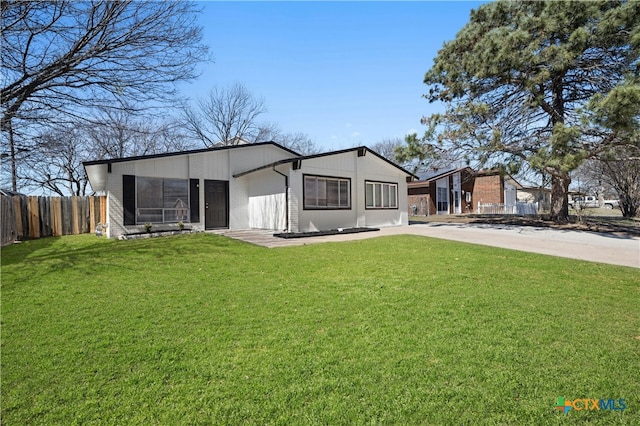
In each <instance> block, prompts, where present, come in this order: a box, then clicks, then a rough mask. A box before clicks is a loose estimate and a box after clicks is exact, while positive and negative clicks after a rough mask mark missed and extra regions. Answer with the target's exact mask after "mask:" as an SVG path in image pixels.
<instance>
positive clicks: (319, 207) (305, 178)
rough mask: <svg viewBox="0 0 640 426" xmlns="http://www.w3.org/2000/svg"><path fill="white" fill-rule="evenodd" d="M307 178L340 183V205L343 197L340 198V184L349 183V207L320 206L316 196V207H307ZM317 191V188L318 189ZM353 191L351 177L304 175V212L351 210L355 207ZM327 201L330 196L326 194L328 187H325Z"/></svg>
mask: <svg viewBox="0 0 640 426" xmlns="http://www.w3.org/2000/svg"><path fill="white" fill-rule="evenodd" d="M307 178H315V179H316V182H317V181H318V179H324V180H330V181H337V182H338V204H340V202H341V201H342V200H341V197H340V182H341V181H343V182H347V189H348V196H347V203H348V205H347V206H345V207H342V206H340V205H338V206H319V205H318V203H317V200H318V198H317V196H316V205H314V206H311V205H307V185H306V182H307ZM316 191H317V188H316ZM352 194H353V192H352V190H351V178H349V177H343V176H326V175H317V174H303V175H302V208H303V210H351V206H352V205H353V202H352V200H351V197H352ZM325 200H328V194H327V193H326V187H325Z"/></svg>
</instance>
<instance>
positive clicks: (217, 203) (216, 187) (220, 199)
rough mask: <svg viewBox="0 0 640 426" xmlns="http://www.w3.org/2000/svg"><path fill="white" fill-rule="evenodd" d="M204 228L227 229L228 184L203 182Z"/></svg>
mask: <svg viewBox="0 0 640 426" xmlns="http://www.w3.org/2000/svg"><path fill="white" fill-rule="evenodd" d="M204 227H205V229H215V228H228V227H229V182H227V181H225V180H205V181H204Z"/></svg>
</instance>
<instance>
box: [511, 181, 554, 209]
mask: <svg viewBox="0 0 640 426" xmlns="http://www.w3.org/2000/svg"><path fill="white" fill-rule="evenodd" d="M518 202H519V203H538V207H539V209H540V210H549V208H551V189H549V188H540V187H535V186H523V187H522V188H519V189H518Z"/></svg>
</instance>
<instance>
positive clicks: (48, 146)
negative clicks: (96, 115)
mask: <svg viewBox="0 0 640 426" xmlns="http://www.w3.org/2000/svg"><path fill="white" fill-rule="evenodd" d="M35 143H36V148H37V149H34V151H33V153H32V155H30V156H28V157H27V158H26V159H25V165H26V167H24V168H22V171H23V173H25V174H24V175H22V174H21V175H18V178H19V179H21V180H23V181H24V182H25V184H26V185H27V186H34V187H35V188H38V189H40V190H41V191H42V192H53V193H55V194H58V195H61V196H64V195H85V192H86V189H87V184H88V181H87V178H86V176H85V173H84V169H83V167H82V161H85V160H88V159H89V158H90V154H89V152H88V150H87V149H86V148H87V146H86V144H84V143H83V137H82V136H81V131H80V130H78V129H77V128H74V127H72V126H64V127H61V128H59V129H57V130H55V131H48V132H46V133H44V134H42V135H40V136H38V137H36V138H35Z"/></svg>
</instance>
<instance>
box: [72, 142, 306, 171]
mask: <svg viewBox="0 0 640 426" xmlns="http://www.w3.org/2000/svg"><path fill="white" fill-rule="evenodd" d="M262 145H273V146H275V147H277V148H280V149H282V150H284V151H287V152H289V153H291V154H292V155H295V156H299V155H300V154H299V153H297V152H295V151H293V150H292V149H289V148H287V147H285V146H282V145H280V144H279V143H276V142H273V141H269V142H257V143H252V144H246V145H232V146H221V147H215V148H201V149H193V150H189V151H178V152H165V153H162V154H149V155H138V156H135V157H123V158H112V159H109V160H95V161H83V162H82V165H83V166H95V165H98V164H109V163H122V162H126V161H136V160H151V159H154V158H163V157H174V156H179V155H190V154H198V153H201V152H215V151H225V150H228V149H236V148H249V147H252V146H262Z"/></svg>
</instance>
